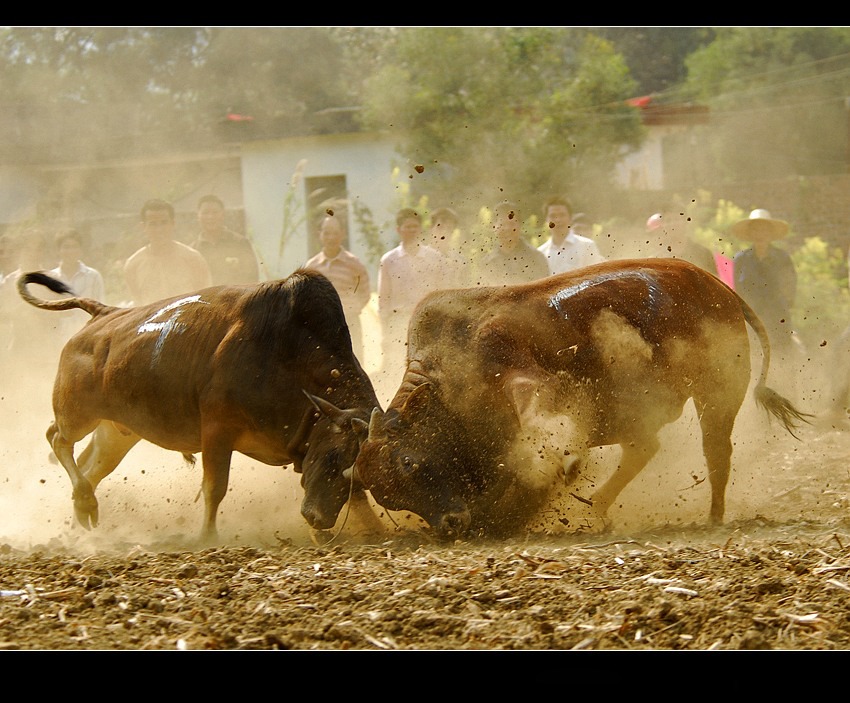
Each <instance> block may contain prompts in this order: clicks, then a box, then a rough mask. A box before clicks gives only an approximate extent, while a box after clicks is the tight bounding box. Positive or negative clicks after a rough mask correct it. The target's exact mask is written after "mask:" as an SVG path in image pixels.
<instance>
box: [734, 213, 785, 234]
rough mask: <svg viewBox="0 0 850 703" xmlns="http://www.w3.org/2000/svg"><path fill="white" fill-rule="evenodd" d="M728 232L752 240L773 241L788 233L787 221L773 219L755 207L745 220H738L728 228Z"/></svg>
mask: <svg viewBox="0 0 850 703" xmlns="http://www.w3.org/2000/svg"><path fill="white" fill-rule="evenodd" d="M729 233H730V234H731V235H733V236H735V237H738V239H744V240H746V241H749V242H752V241H754V240H767V241H773V240H774V239H782V238H783V237H784V236H785V235H786V234H788V223H787V222H786V221H785V220H774V219H773V218H772V217H771V216H770V213H769V212H768V211H767V210H765V209H763V208H757V209H755V210H753V211H752V212H751V213H750V216H749V217H748V218H747V219H746V220H740V221H738V222H736V223H735V224H734V225H732V226H731V227H730V228H729Z"/></svg>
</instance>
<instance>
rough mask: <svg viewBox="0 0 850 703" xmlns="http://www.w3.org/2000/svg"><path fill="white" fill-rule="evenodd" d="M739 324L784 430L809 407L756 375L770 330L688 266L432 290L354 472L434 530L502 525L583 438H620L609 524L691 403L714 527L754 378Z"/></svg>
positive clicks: (569, 469)
mask: <svg viewBox="0 0 850 703" xmlns="http://www.w3.org/2000/svg"><path fill="white" fill-rule="evenodd" d="M747 324H749V325H750V326H751V327H752V329H753V330H754V331H755V334H756V335H757V336H758V339H759V341H760V343H761V346H762V350H763V363H762V369H761V373H760V375H759V378H758V382H757V384H756V385H755V399H756V401H757V403H758V404H759V405H760V406H762V407H763V408H765V409H766V410H767V412H768V413H769V415H772V416H775V417H776V418H778V419H779V420H780V421H781V423H782V424H783V426H784V427H785V428H786V429H787V430H788V431H789V432H791V433H792V434H793V432H794V429H795V427H796V426H797V423H798V422H799V421H805V419H806V417H808V416H806V415H804V414H803V413H801V412H799V411H798V410H797V409H796V408H794V407H793V406H792V404H791V403H790V402H789V401H788V400H786V399H785V398H783V397H781V396H780V395H779V394H777V393H776V392H775V391H773V390H771V389H770V388H768V387H767V386H766V385H765V384H766V381H767V374H768V368H769V365H770V347H769V342H768V338H767V335H766V333H765V329H764V326H763V325H762V323H761V322H760V321H759V319H758V318H757V317H756V315H755V313H753V311H752V309H751V308H750V307H749V306H748V305H747V304H746V303H745V302H744V301H743V300H742V299H741V298H740V297H739V296H738V295H737V294H735V293H734V292H733V291H732V290H731V289H730V288H729V287H728V286H726V285H725V284H723V283H722V282H720V281H719V280H718V279H717V278H715V277H714V276H712V275H710V274H708V273H706V272H705V271H703V270H702V269H700V268H697V267H696V266H693V265H691V264H689V263H687V262H685V261H681V260H674V259H658V260H648V259H642V260H620V261H611V262H607V263H603V264H599V265H596V266H591V267H587V268H584V269H580V270H578V271H574V272H571V273H566V274H563V275H557V276H550V277H548V278H544V279H541V280H538V281H535V282H533V283H529V284H525V285H518V286H513V287H502V288H480V289H468V290H447V291H440V292H436V293H433V294H431V295H429V296H428V297H426V298H425V299H424V300H423V301H422V302H421V303H420V304H419V306H418V308H417V309H416V311H415V312H414V315H413V317H412V319H411V322H410V327H409V332H408V357H407V371H406V374H405V376H404V378H403V381H402V383H401V386H400V388H399V389H398V391H397V393H396V395H395V397H394V398H393V400H392V403H391V404H390V406H389V408H388V409H387V411H386V413H382V412H381V411H380V410H375V411H374V412H373V414H372V418H371V422H370V427H369V437H368V440H367V441H366V442H365V443H364V444H363V445H362V446H361V450H360V454H359V455H358V458H357V461H356V463H355V472H356V474H357V475H358V476H359V478H360V479H361V480H362V481H363V483H364V485H365V486H366V488H368V489H369V490H370V492H371V493H372V496H373V498H374V499H375V500H376V501H377V502H378V503H379V504H380V505H382V506H383V507H385V508H388V509H390V510H406V511H410V512H413V513H416V514H418V515H419V516H421V517H422V518H423V519H424V520H426V521H427V522H428V523H429V525H430V526H431V527H432V528H433V529H434V531H435V532H436V533H437V535H439V536H441V537H457V536H463V535H466V534H469V533H470V532H471V533H473V534H483V535H490V536H499V535H508V534H511V533H513V532H515V531H516V530H518V529H519V528H520V527H521V526H522V525H523V524H525V523H526V522H527V520H528V519H529V518H530V517H531V516H532V515H533V514H534V513H535V512H536V511H537V510H538V509H539V508H540V507H541V506H542V504H543V503H544V501H545V500H546V499H547V497H548V496H549V494H550V491H551V489H552V487H553V486H554V485H555V482H556V479H557V478H559V477H560V478H566V479H567V480H568V481H569V480H570V479H571V478H574V477H575V475H576V471H577V469H578V468H579V467H580V466H581V463H582V461H583V460H584V459H585V457H586V454H587V451H588V449H589V448H591V447H596V446H605V445H613V444H619V445H620V447H621V450H622V454H621V459H620V462H619V466H618V468H617V469H616V471H615V472H614V474H613V475H612V476H611V477H610V479H609V480H608V481H607V482H606V483H605V484H604V485H602V486H601V487H600V488H599V489H598V490H597V491H596V493H595V495H594V496H593V497H592V504H593V508H594V510H595V511H596V512H597V514H598V516H599V517H600V518H602V519H604V518H605V514H606V512H607V510H608V508H609V507H610V506H611V504H612V503H613V501H614V500H615V499H616V497H617V496H618V495H619V494H620V492H621V491H622V490H623V488H625V486H626V485H628V483H629V482H630V481H631V480H632V479H634V478H635V476H637V474H638V473H639V472H640V471H641V470H642V469H643V468H644V466H646V464H647V462H648V461H649V460H650V459H651V458H652V457H653V456H654V455H655V453H656V452H657V451H658V449H659V441H658V438H657V433H658V431H659V430H660V429H661V427H663V426H664V425H666V424H668V423H671V422H673V421H675V420H676V419H677V418H679V416H680V415H681V413H682V410H683V407H684V405H685V403H686V402H687V400H688V399H689V398H693V402H694V404H695V406H696V411H697V415H698V417H699V422H700V427H701V430H702V440H703V441H702V445H703V451H704V454H705V458H706V461H707V463H708V477H709V481H710V483H711V491H712V493H711V511H710V517H711V520H712V521H713V522H716V523H719V522H721V521H722V519H723V515H724V511H725V492H726V484H727V481H728V478H729V471H730V465H731V456H732V441H731V435H732V429H733V425H734V423H735V418H736V416H737V414H738V411H739V409H740V407H741V404H742V402H743V399H744V397H745V395H746V391H747V387H748V385H749V383H750V345H749V339H748V332H747V327H746V326H747Z"/></svg>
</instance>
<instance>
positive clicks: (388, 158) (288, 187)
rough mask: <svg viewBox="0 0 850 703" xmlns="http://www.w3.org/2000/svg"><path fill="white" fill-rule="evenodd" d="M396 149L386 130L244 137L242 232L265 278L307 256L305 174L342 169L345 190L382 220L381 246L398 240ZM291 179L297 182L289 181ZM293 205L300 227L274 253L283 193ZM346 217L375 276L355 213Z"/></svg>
mask: <svg viewBox="0 0 850 703" xmlns="http://www.w3.org/2000/svg"><path fill="white" fill-rule="evenodd" d="M398 161H400V157H399V156H398V155H397V154H396V152H395V150H394V148H393V142H392V140H391V138H390V137H389V136H385V135H381V134H377V133H357V134H342V135H324V136H318V137H299V138H290V139H285V140H274V141H259V142H246V143H244V144H243V145H242V189H243V204H244V208H245V224H246V230H247V233H248V234H249V235H250V236H251V237H252V238H253V240H254V244H255V246H256V248H257V251H258V253H259V255H260V256H261V258H262V260H263V264H264V269H265V275H266V277H268V278H282V277H284V276H288V275H289V274H290V273H292V271H294V270H295V269H296V268H298V266H300V265H301V264H303V263H304V261H306V260H307V259H308V258H309V255H308V254H309V244H310V237H315V233H313V232H309V231H308V228H307V222H306V217H305V215H306V205H307V203H306V193H305V189H304V179H305V178H314V177H320V176H345V179H346V186H347V189H348V197H349V199H350V200H352V201H358V202H360V203H362V204H363V205H365V206H366V207H368V208H369V210H370V211H371V212H372V214H373V216H374V218H375V222H376V223H377V224H379V225H380V227H381V237H382V238H383V240H384V243H385V247H384V249H385V250H387V249H390V248H391V247H393V246H395V243H396V242H395V237H396V233H395V221H394V216H395V211H396V205H395V203H396V202H397V199H396V195H395V186H394V184H393V181H392V171H393V167H394V165H395V164H396V163H397V162H398ZM293 181H295V182H294V185H293ZM290 191H292V192H293V198H292V201H293V202H295V203H296V204H297V207H296V208H295V209H294V211H293V210H291V211H290V217H291V219H293V220H296V221H300V224H299V226H298V229H297V230H296V231H295V233H294V234H292V235H291V236H290V237H289V238H288V239H287V240H286V242H285V244H284V248H283V252H282V254H280V253H279V249H280V240H281V235H282V232H283V227H284V211H285V202H286V197H287V193H288V192H290ZM350 219H351V221H350V222H349V237H348V239H349V245H350V247H351V250H352V252H353V253H354V254H356V255H357V256H358V257H360V259H361V260H362V261H363V263H364V264H366V266H367V268H368V269H369V273H370V277H371V279H372V287H373V288H374V287H375V285H376V282H377V262H375V261H370V260H369V259H368V256H367V254H366V249H365V245H364V242H363V238H362V235H361V232H360V229H359V227H358V225H357V222H356V221H354V218H350Z"/></svg>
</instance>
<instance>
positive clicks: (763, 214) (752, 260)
mask: <svg viewBox="0 0 850 703" xmlns="http://www.w3.org/2000/svg"><path fill="white" fill-rule="evenodd" d="M788 230H789V227H788V223H787V222H785V221H784V220H776V219H773V218H772V217H771V215H770V213H769V212H768V211H767V210H764V209H761V208H759V209H756V210H753V211H752V212H751V213H750V215H749V217H748V218H747V219H745V220H740V221H738V222H736V223H735V224H733V225H732V227H731V228H730V229H729V233H730V234H731V235H733V236H734V237H737V238H738V239H741V240H743V241H746V242H750V243H751V244H752V246H751V247H750V248H748V249H745V250H744V251H740V252H738V253H737V254H736V255H735V257H734V259H733V262H734V274H735V290H736V291H737V292H738V293H739V294H740V296H741V297H742V298H743V299H744V300H746V301H747V303H749V304H750V306H751V307H752V308H753V310H755V312H756V314H757V315H758V316H759V317H760V318H761V320H762V322H763V323H764V325H765V327H766V328H767V333H768V335H769V337H770V344H771V347H772V349H773V350H774V351H775V352H778V356H779V358H780V359H784V360H786V361H789V360H791V359H792V356H793V355H794V354H795V353H796V342H795V341H794V337H793V327H792V322H791V308H792V306H793V305H794V298H795V296H796V294H797V271H796V269H795V268H794V262H793V261H792V260H791V256H790V255H789V254H788V252H786V251H785V250H783V249H780V248H779V247H777V246H775V245H774V244H773V242H775V241H777V240H779V239H782V238H783V237H785V235H787V234H788Z"/></svg>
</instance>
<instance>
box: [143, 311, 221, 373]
mask: <svg viewBox="0 0 850 703" xmlns="http://www.w3.org/2000/svg"><path fill="white" fill-rule="evenodd" d="M192 303H202V304H203V305H208V304H209V303H207V302H206V301H204V300H201V296H200V295H190V296H189V297H187V298H181V299H180V300H175V301H174V302H173V303H169V304H168V305H166V306H165V307H164V308H162V309H161V310H157V311H156V312H155V313H154V314H153V315H151V316H150V317H149V318H148V319H147V320H145V321H144V322H143V323H142V324H141V325H139V329H138V334H144V333H145V332H158V333H159V338H158V339H157V340H156V344H155V345H154V349H153V355H152V356H151V368H153V367H154V366H156V364H157V362H158V361H159V357H160V355H161V354H162V349H163V347H164V346H165V340H166V339H167V338H168V335H169V334H171V333H172V332H175V333H179V332H181V331H183V330H184V329H185V328H186V325H185V324H184V323H181V322H180V316H181V315H182V314H183V310H184V309H185V306H186V305H191V304H192ZM169 313H170V314H169ZM166 314H169V315H168V319H167V320H165V321H164V322H154V320H156V319H158V318H161V317H163V316H164V315H166Z"/></svg>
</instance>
